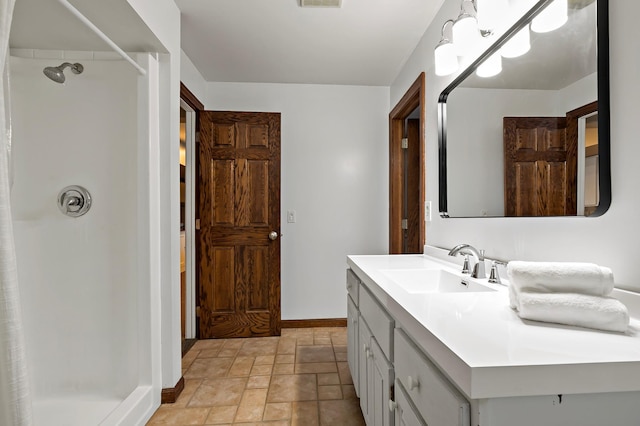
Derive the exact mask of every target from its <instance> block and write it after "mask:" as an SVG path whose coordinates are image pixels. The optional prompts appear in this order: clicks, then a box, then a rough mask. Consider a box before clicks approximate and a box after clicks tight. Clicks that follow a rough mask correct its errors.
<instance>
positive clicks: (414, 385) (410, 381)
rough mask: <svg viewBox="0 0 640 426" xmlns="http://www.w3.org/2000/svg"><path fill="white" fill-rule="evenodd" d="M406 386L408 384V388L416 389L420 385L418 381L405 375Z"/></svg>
mask: <svg viewBox="0 0 640 426" xmlns="http://www.w3.org/2000/svg"><path fill="white" fill-rule="evenodd" d="M407 386H409V390H413V389H417V388H419V387H420V381H419V380H418V379H414V378H413V377H411V376H409V377H407Z"/></svg>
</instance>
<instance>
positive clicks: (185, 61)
mask: <svg viewBox="0 0 640 426" xmlns="http://www.w3.org/2000/svg"><path fill="white" fill-rule="evenodd" d="M180 81H181V82H182V83H183V84H184V85H185V86H187V89H189V90H190V91H191V93H193V94H194V95H195V97H196V98H198V100H199V101H200V102H202V101H203V99H204V98H205V96H206V89H207V82H206V81H205V79H204V77H202V74H200V71H198V69H197V68H196V66H195V65H193V62H191V59H189V57H188V56H187V54H186V53H184V50H181V51H180Z"/></svg>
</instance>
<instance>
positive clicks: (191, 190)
mask: <svg viewBox="0 0 640 426" xmlns="http://www.w3.org/2000/svg"><path fill="white" fill-rule="evenodd" d="M180 107H181V108H182V109H184V110H185V111H186V112H187V119H186V140H185V144H186V153H187V158H186V166H185V192H186V194H185V206H184V207H185V213H184V215H185V218H184V229H185V240H186V250H185V262H186V273H187V276H186V300H185V338H187V339H193V338H196V337H197V336H198V330H197V324H198V321H197V320H196V300H197V288H198V286H197V284H198V278H199V277H198V274H197V269H196V264H197V259H196V256H197V253H196V212H197V209H196V208H197V200H196V197H197V195H196V194H197V191H196V183H197V179H196V176H197V174H196V167H197V165H196V164H197V162H196V160H197V158H196V139H197V133H198V129H197V123H198V119H197V118H198V117H197V116H198V114H199V113H200V111H202V110H204V105H203V104H202V102H200V101H199V100H198V98H196V96H195V95H194V94H193V93H192V92H191V91H190V90H189V89H188V88H187V87H186V86H185V85H184V84H183V83H182V82H181V83H180Z"/></svg>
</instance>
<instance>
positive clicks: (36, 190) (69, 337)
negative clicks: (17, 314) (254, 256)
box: [10, 49, 161, 426]
mask: <svg viewBox="0 0 640 426" xmlns="http://www.w3.org/2000/svg"><path fill="white" fill-rule="evenodd" d="M14 55H15V56H14ZM60 56H62V59H63V60H60V59H55V60H54V59H42V58H44V57H56V58H57V57H60ZM65 58H66V59H65ZM71 58H72V59H71ZM102 59H104V60H102ZM137 59H138V63H140V64H144V66H145V67H146V68H147V69H148V68H149V67H151V68H152V70H151V72H150V73H148V74H147V75H144V76H142V75H140V74H139V73H138V72H137V71H136V69H135V68H133V67H132V66H131V65H130V64H129V63H127V62H125V61H123V60H121V59H119V57H117V56H114V55H113V54H111V53H105V52H58V51H57V52H42V51H33V50H31V51H29V50H24V49H21V50H19V51H18V52H17V53H15V52H12V57H11V58H10V71H11V77H10V88H11V113H12V116H11V119H12V128H13V136H12V140H13V148H12V180H13V186H12V212H13V218H14V232H15V243H16V255H17V259H18V278H19V285H20V293H21V303H22V309H23V321H24V330H25V343H26V351H27V359H28V369H29V376H30V385H31V394H32V398H33V414H34V421H35V425H36V426H38V425H66V426H73V425H78V426H87V425H117V424H121V425H134V424H140V423H141V422H144V420H145V419H147V418H148V417H149V416H150V415H151V414H152V413H153V411H154V409H155V408H156V407H157V406H158V404H159V396H160V388H161V385H160V380H161V379H160V367H159V360H158V357H159V355H158V354H159V351H160V343H159V339H160V331H159V323H160V319H159V318H160V316H159V298H160V296H159V291H160V290H159V288H156V287H157V283H158V281H157V279H158V277H157V276H154V269H153V267H152V266H151V265H152V264H153V261H154V260H153V257H154V256H156V255H155V254H154V253H156V250H154V247H153V246H154V245H156V244H157V238H158V237H157V236H156V235H154V226H155V225H157V223H159V219H158V218H157V213H154V209H157V205H154V203H155V202H156V201H157V200H156V201H154V195H153V191H152V190H150V188H151V187H152V186H153V179H154V170H155V172H156V173H157V163H158V160H157V155H158V154H157V148H158V147H157V146H154V143H156V144H157V141H156V142H153V141H154V137H153V135H150V132H153V130H150V129H153V125H150V123H151V122H152V121H153V119H152V118H150V117H152V114H151V113H150V110H152V106H151V104H150V99H152V98H153V95H150V94H152V93H153V85H154V84H155V85H156V88H157V69H156V73H155V75H156V77H154V72H153V67H154V64H155V66H156V67H157V62H156V61H155V59H154V57H153V56H151V55H149V54H139V55H138V57H137ZM61 62H70V63H78V64H82V68H83V70H82V71H81V73H78V72H76V71H77V70H79V67H75V70H74V69H72V68H69V67H62V68H67V69H66V70H59V71H60V73H59V74H56V73H55V72H54V71H55V70H54V71H52V70H51V69H50V68H49V71H48V72H45V73H44V74H43V70H44V69H45V68H46V67H53V66H56V65H58V64H60V63H61ZM70 65H71V64H70ZM62 71H65V74H66V76H65V77H66V82H64V84H61V82H60V80H61V79H63V80H64V78H61V76H60V74H62ZM72 71H73V72H72ZM45 74H46V75H45ZM52 75H53V77H55V78H52ZM62 75H64V74H62ZM56 76H57V77H56ZM47 77H49V78H47ZM154 78H155V80H156V81H155V82H154ZM154 151H155V152H154ZM71 185H78V186H80V187H82V188H84V189H86V191H87V194H86V196H87V197H90V199H91V203H90V206H85V205H80V204H78V203H80V202H81V201H82V200H80V198H79V195H78V194H79V192H68V191H69V189H68V188H67V187H69V186H71ZM65 188H67V189H66V191H67V192H66V193H65V192H64V191H62V190H63V189H65ZM61 191H62V192H61ZM65 194H66V195H65ZM150 194H151V195H150ZM76 198H77V199H76ZM82 202H84V201H82ZM81 207H85V211H84V212H83V213H84V214H81V215H74V214H67V213H73V212H76V211H79V210H80V208H81ZM156 261H157V259H156ZM153 282H155V283H156V286H154V285H153V284H152V283H153Z"/></svg>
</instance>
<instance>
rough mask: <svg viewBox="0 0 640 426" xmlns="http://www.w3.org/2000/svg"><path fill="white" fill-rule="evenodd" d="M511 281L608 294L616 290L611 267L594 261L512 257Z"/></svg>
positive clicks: (541, 288)
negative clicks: (537, 260) (526, 260)
mask: <svg viewBox="0 0 640 426" xmlns="http://www.w3.org/2000/svg"><path fill="white" fill-rule="evenodd" d="M507 274H508V275H509V282H510V284H511V285H512V286H515V288H516V289H517V290H521V291H522V290H524V291H541V292H563V293H582V294H590V295H593V296H606V295H607V294H609V293H611V291H612V290H613V272H612V271H611V269H609V268H607V267H604V266H598V265H596V264H594V263H577V262H523V261H512V262H509V265H508V266H507Z"/></svg>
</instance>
